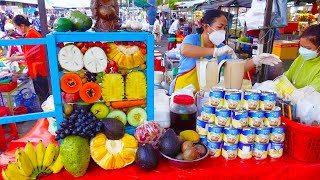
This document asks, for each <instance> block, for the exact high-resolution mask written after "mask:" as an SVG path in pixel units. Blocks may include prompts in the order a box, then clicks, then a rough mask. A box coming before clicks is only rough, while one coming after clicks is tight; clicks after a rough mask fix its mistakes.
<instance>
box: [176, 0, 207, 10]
mask: <svg viewBox="0 0 320 180" xmlns="http://www.w3.org/2000/svg"><path fill="white" fill-rule="evenodd" d="M204 2H206V0H195V1H182V2H177V3H175V5H176V6H177V8H191V7H193V6H194V5H196V4H201V3H204Z"/></svg>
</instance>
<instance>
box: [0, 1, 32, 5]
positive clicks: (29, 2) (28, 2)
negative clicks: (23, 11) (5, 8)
mask: <svg viewBox="0 0 320 180" xmlns="http://www.w3.org/2000/svg"><path fill="white" fill-rule="evenodd" d="M1 1H8V2H18V3H27V4H38V0H1Z"/></svg>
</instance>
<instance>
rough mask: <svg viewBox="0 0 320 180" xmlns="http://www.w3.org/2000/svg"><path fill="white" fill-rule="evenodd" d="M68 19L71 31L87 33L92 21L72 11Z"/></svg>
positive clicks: (78, 12)
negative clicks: (70, 23) (71, 25)
mask: <svg viewBox="0 0 320 180" xmlns="http://www.w3.org/2000/svg"><path fill="white" fill-rule="evenodd" d="M69 19H70V20H71V22H72V23H73V27H72V31H81V32H84V31H87V30H88V29H90V28H91V26H92V19H91V18H89V17H88V16H86V15H85V14H83V13H81V12H80V11H77V10H76V11H72V12H71V13H70V17H69Z"/></svg>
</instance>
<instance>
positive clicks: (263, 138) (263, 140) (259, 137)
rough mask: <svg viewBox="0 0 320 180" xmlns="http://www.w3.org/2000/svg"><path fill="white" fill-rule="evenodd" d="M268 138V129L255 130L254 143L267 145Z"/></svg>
mask: <svg viewBox="0 0 320 180" xmlns="http://www.w3.org/2000/svg"><path fill="white" fill-rule="evenodd" d="M269 136H270V128H269V127H264V128H257V129H256V136H255V142H257V143H260V144H268V143H269Z"/></svg>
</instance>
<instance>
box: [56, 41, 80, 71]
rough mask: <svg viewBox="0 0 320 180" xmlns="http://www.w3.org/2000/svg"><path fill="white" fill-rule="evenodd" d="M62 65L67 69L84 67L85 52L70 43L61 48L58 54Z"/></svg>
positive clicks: (76, 69) (77, 69)
mask: <svg viewBox="0 0 320 180" xmlns="http://www.w3.org/2000/svg"><path fill="white" fill-rule="evenodd" d="M58 61H59V64H60V66H61V67H62V68H63V69H65V70H67V71H72V72H75V71H79V70H81V69H82V68H83V54H82V53H81V51H80V49H79V48H78V47H77V46H75V45H68V46H65V47H63V48H62V49H60V51H59V54H58Z"/></svg>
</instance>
